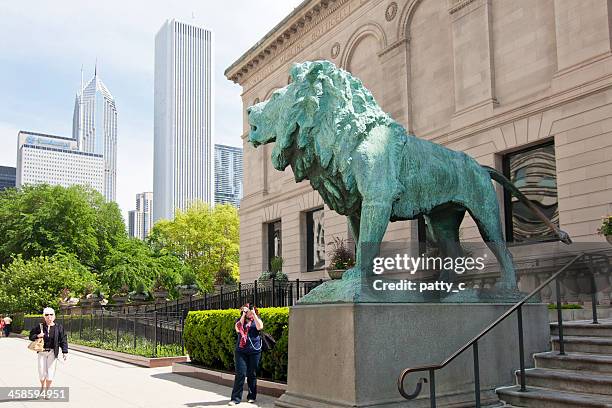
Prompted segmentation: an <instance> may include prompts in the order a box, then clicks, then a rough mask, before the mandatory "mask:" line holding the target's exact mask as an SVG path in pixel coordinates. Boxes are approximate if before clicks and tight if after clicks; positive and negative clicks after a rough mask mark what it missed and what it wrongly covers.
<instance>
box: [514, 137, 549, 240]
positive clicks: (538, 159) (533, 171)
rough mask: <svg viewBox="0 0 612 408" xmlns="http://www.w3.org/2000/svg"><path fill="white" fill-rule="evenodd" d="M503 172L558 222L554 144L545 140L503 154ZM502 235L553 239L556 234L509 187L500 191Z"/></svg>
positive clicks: (531, 238)
mask: <svg viewBox="0 0 612 408" xmlns="http://www.w3.org/2000/svg"><path fill="white" fill-rule="evenodd" d="M503 166H504V174H505V176H506V177H507V178H508V179H509V180H510V181H511V182H512V183H513V184H514V185H515V186H516V187H517V188H518V189H519V191H521V192H522V193H523V194H524V195H525V196H526V197H527V199H528V200H529V201H530V202H531V203H532V204H534V205H535V206H536V207H537V208H538V209H539V210H540V211H541V212H542V213H543V214H544V215H545V216H546V217H548V219H550V220H551V221H552V222H553V224H555V225H557V226H558V225H559V208H558V199H557V168H556V164H555V145H554V142H549V143H546V144H542V145H537V146H533V147H529V148H527V149H523V150H520V151H518V152H512V153H509V154H507V155H505V156H504V160H503ZM504 208H505V218H506V219H505V222H506V239H507V241H509V242H517V243H527V242H538V241H551V240H552V241H554V240H556V239H557V236H556V234H555V233H554V232H553V231H551V229H550V228H549V227H548V226H547V225H546V224H544V223H543V222H542V221H541V220H540V219H539V218H537V217H536V215H535V214H534V212H533V211H532V210H531V209H529V207H527V205H525V204H524V203H522V202H521V201H520V200H519V199H518V198H516V197H515V196H514V195H512V194H511V193H510V192H509V191H504Z"/></svg>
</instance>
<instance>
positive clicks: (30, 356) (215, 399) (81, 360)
mask: <svg viewBox="0 0 612 408" xmlns="http://www.w3.org/2000/svg"><path fill="white" fill-rule="evenodd" d="M27 345H28V341H26V340H23V339H19V338H15V337H9V338H0V387H39V386H40V383H39V382H38V372H37V368H36V353H34V352H32V351H30V350H28V349H27ZM53 385H54V386H58V387H62V386H63V387H69V388H70V391H69V392H70V402H53V401H50V400H49V401H44V400H36V401H6V400H4V401H0V408H5V407H19V408H22V407H40V406H41V404H51V406H52V407H58V408H60V407H79V408H97V407H105V408H124V407H125V408H132V407H143V408H157V407H160V408H161V407H164V408H173V407H182V408H186V407H189V408H198V407H225V406H227V403H228V402H229V395H230V394H231V389H230V388H228V387H224V386H222V385H217V384H212V383H208V382H205V381H201V380H197V379H194V378H189V377H184V376H180V375H177V374H172V369H171V367H162V368H142V367H137V366H133V365H131V364H126V363H122V362H119V361H114V360H109V359H106V358H102V357H97V356H92V355H90V354H85V353H80V352H78V351H71V352H70V354H69V355H68V360H67V361H66V362H65V363H64V362H63V361H61V359H60V362H58V366H57V372H56V378H55V380H54V381H53ZM244 398H245V399H246V392H245V393H244ZM273 405H274V398H271V397H268V396H265V395H260V396H259V397H258V401H257V404H248V403H246V402H243V403H241V404H240V405H238V407H244V408H253V407H262V408H272V407H273Z"/></svg>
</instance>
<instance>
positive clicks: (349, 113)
mask: <svg viewBox="0 0 612 408" xmlns="http://www.w3.org/2000/svg"><path fill="white" fill-rule="evenodd" d="M290 75H291V83H290V84H289V85H287V86H285V87H284V88H281V89H278V90H276V91H275V92H274V93H273V94H272V96H271V97H270V99H268V100H267V101H264V102H261V103H258V104H256V105H253V106H251V107H249V108H248V109H247V113H248V117H249V125H250V127H251V130H250V132H249V138H248V140H249V142H250V143H251V144H252V145H253V146H254V147H257V146H259V145H262V144H266V143H271V142H276V144H275V146H274V149H273V150H272V164H273V165H274V167H275V168H276V169H278V170H284V169H285V168H286V167H287V166H288V165H291V166H292V168H293V173H294V175H295V179H296V181H301V180H304V179H310V180H311V183H312V184H313V186H314V187H315V188H317V187H318V186H317V184H319V183H321V182H322V180H317V179H316V178H318V179H321V177H324V178H325V180H326V183H327V184H329V183H330V182H331V183H332V184H334V185H335V187H336V188H340V190H346V191H350V190H352V188H353V187H354V183H355V181H354V178H353V175H352V174H351V171H350V169H349V167H348V166H349V160H348V159H349V157H350V155H351V154H352V153H353V151H354V150H355V148H356V147H357V145H359V143H360V142H361V141H362V140H363V139H364V137H365V136H366V134H367V132H368V130H369V129H371V128H372V127H373V126H375V125H376V124H389V123H391V122H393V121H392V120H391V118H390V117H389V116H388V115H387V114H386V113H385V112H384V111H383V110H382V109H381V108H380V106H379V105H378V104H377V103H376V101H375V100H374V97H373V96H372V94H371V93H370V91H368V90H367V89H366V88H365V87H364V86H363V84H362V83H361V81H360V80H359V79H357V78H355V77H353V76H352V75H351V74H350V73H348V72H347V71H344V70H343V69H340V68H337V67H336V66H335V65H334V64H333V63H331V62H329V61H314V62H304V63H301V64H295V65H293V67H292V68H291V71H290ZM322 174H323V175H322ZM339 184H341V185H339ZM328 204H329V203H328Z"/></svg>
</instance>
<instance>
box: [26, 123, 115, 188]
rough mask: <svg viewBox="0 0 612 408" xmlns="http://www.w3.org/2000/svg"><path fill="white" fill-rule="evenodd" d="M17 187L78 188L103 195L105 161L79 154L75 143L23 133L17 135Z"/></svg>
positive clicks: (59, 138) (50, 136) (93, 155)
mask: <svg viewBox="0 0 612 408" xmlns="http://www.w3.org/2000/svg"><path fill="white" fill-rule="evenodd" d="M15 184H16V186H17V187H21V186H22V185H24V184H50V185H60V186H64V187H69V186H72V185H75V184H79V185H83V186H89V187H91V188H93V189H95V190H97V191H99V192H100V193H102V190H103V185H104V158H103V157H102V155H101V154H97V153H88V152H82V151H80V150H79V149H78V147H77V142H76V140H74V139H71V138H68V137H61V136H53V135H47V134H43V133H34V132H26V131H23V130H22V131H20V132H19V134H18V135H17V171H16V183H15Z"/></svg>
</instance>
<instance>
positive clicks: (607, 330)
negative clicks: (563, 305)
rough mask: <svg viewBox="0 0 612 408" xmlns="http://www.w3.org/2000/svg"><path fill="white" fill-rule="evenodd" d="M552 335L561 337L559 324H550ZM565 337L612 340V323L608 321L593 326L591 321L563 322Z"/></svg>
mask: <svg viewBox="0 0 612 408" xmlns="http://www.w3.org/2000/svg"><path fill="white" fill-rule="evenodd" d="M550 333H551V334H552V335H555V336H558V335H559V330H558V324H557V322H553V323H551V324H550ZM563 335H564V336H589V337H610V338H612V323H610V322H609V321H606V322H601V323H599V324H593V323H592V321H590V320H583V321H571V322H563Z"/></svg>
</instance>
